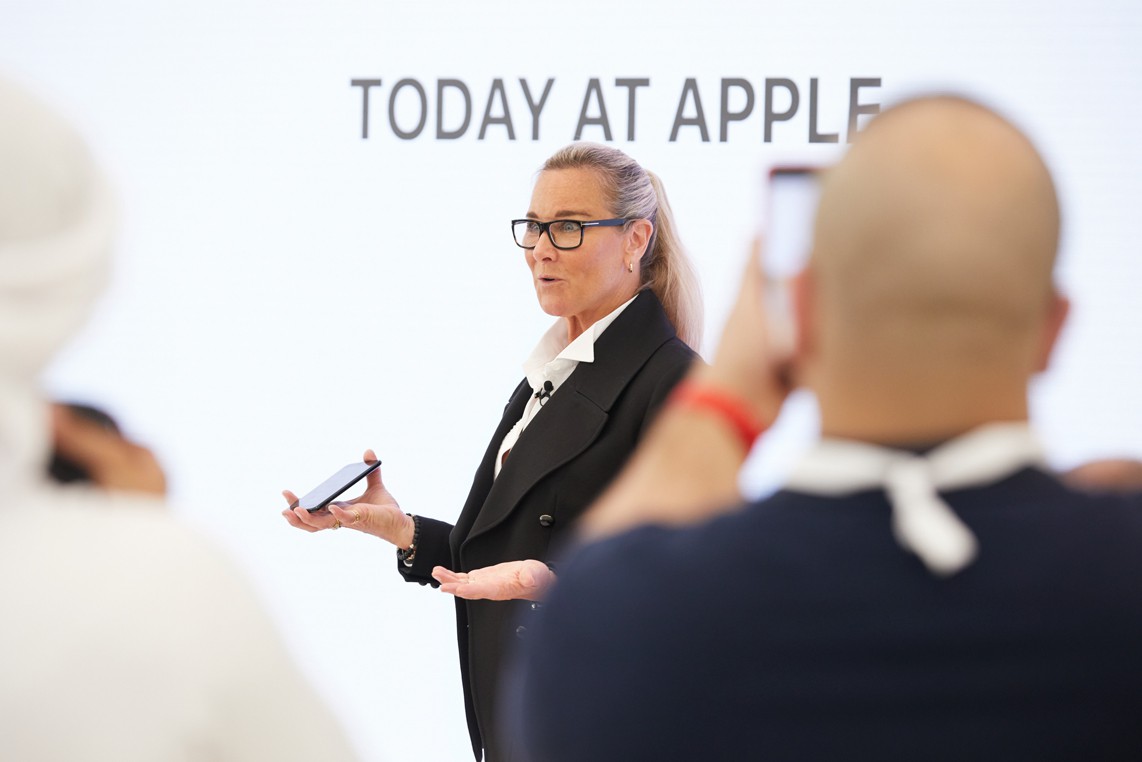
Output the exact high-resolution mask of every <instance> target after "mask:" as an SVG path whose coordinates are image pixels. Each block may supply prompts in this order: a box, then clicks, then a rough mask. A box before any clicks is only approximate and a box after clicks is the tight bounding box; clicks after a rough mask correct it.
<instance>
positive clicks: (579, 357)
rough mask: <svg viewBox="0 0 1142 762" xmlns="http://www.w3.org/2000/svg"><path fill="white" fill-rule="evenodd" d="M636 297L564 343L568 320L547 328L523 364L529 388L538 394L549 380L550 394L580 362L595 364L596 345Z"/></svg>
mask: <svg viewBox="0 0 1142 762" xmlns="http://www.w3.org/2000/svg"><path fill="white" fill-rule="evenodd" d="M637 298H638V294H635V295H634V296H633V297H631V298H630V299H628V300H627V301H625V302H623V303H622V304H620V305H619V306H618V307H616V308H615V309H614V310H613V311H611V312H610V313H608V314H607V315H606V316H604V317H602V318H600V319H598V320H596V321H595V322H594V323H592V324H591V325H590V326H588V327H587V330H585V331H583V333H581V334H579V335H578V336H577V337H575V340H574V341H572V342H570V343H568V342H567V321H566V320H564V319H563V318H560V319H559V320H557V321H555V324H554V325H553V326H551V327H550V328H548V329H547V332H546V333H545V334H543V336H542V338H540V340H539V343H538V344H536V345H535V349H533V350H532V352H531V355H530V356H529V357H528V358H527V360H525V361H524V363H523V372H524V375H526V376H527V382H528V383H529V384H530V385H531V388H532V389H534V390H536V391H539V390H540V389H542V388H543V382H544V381H550V382H551V384H552V391H554V390H555V389H558V388H559V386H560V385H561V384H562V383H563V382H564V381H566V380H567V377H568V376H570V375H571V371H573V370H575V368H576V367H577V366H578V365H579V363H581V362H594V361H595V342H596V341H597V340H598V338H599V337H600V336H602V335H603V331H605V330H607V327H608V326H610V324H611V323H613V322H615V318H617V317H618V316H619V315H620V314H622V311H623V310H625V309H626V308H627V307H629V306H630V303H631V302H633V301H634V300H635V299H637Z"/></svg>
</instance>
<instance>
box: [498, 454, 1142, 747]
mask: <svg viewBox="0 0 1142 762" xmlns="http://www.w3.org/2000/svg"><path fill="white" fill-rule="evenodd" d="M943 498H944V499H945V500H946V502H947V503H948V504H949V505H950V506H951V507H952V508H953V509H954V510H955V511H956V513H957V514H958V515H959V516H960V517H961V519H963V521H964V522H965V523H966V524H967V525H968V526H969V527H970V528H971V530H972V532H973V533H974V534H975V535H976V537H977V538H978V540H979V546H980V553H979V556H978V558H977V559H976V560H975V562H974V563H972V564H971V565H970V566H968V567H967V568H966V569H965V570H963V571H961V572H960V573H958V574H956V575H954V576H951V577H949V578H941V577H937V576H934V575H933V574H931V573H930V572H928V571H927V570H926V569H925V567H924V566H923V565H922V564H921V563H920V561H919V560H918V559H917V558H916V557H915V556H913V555H911V554H909V553H908V552H907V551H905V550H903V549H902V548H901V547H900V546H899V545H898V544H897V543H896V541H895V540H894V538H893V536H892V530H891V527H890V519H891V510H890V507H889V505H888V503H887V501H886V499H885V496H884V494H883V493H882V492H880V491H869V492H864V493H860V494H857V495H853V496H849V497H843V498H831V497H815V496H809V495H804V494H797V493H792V492H779V493H777V494H776V495H774V496H772V497H770V498H768V499H766V500H763V501H761V502H758V503H755V504H752V505H747V506H744V507H742V508H741V509H739V510H737V511H735V512H733V513H731V514H728V515H725V516H722V517H719V518H717V519H715V520H713V521H710V522H708V523H705V524H703V525H700V526H698V527H694V528H688V529H665V528H661V527H645V528H641V529H637V530H634V531H632V532H629V533H627V534H625V535H621V536H619V537H615V538H612V539H609V540H605V541H603V542H600V543H597V544H594V545H590V546H587V547H584V548H582V549H580V550H579V551H578V552H576V553H575V554H573V555H572V557H570V558H568V559H567V560H566V561H565V562H563V563H561V564H560V566H559V581H558V583H557V585H556V586H555V588H554V589H553V591H552V593H551V595H550V597H549V599H548V601H547V602H546V603H545V605H544V608H543V610H542V612H541V613H540V616H539V617H538V620H539V621H537V622H535V623H534V624H533V627H532V630H531V636H530V637H529V640H528V642H527V644H526V646H525V651H524V653H523V654H522V658H521V663H520V664H519V665H517V667H518V668H517V671H516V673H515V675H514V677H513V680H512V683H513V690H512V697H511V699H510V701H511V706H510V711H509V712H507V713H506V714H507V716H509V717H512V718H513V721H514V725H513V727H512V728H511V731H512V732H513V733H517V734H520V736H521V737H522V738H523V740H524V742H525V746H526V747H527V749H528V751H529V753H530V756H531V758H532V759H534V760H537V761H538V760H543V762H559V760H576V761H579V760H592V761H602V760H631V759H646V760H673V759H678V760H683V759H685V760H693V759H728V760H729V759H732V760H744V759H765V760H781V759H877V760H880V759H899V758H911V759H925V760H938V759H949V760H951V759H955V760H963V759H1005V760H1006V759H1036V760H1043V759H1094V758H1104V759H1105V758H1116V759H1117V758H1129V759H1142V495H1135V496H1118V497H1114V496H1101V497H1100V496H1093V495H1089V494H1084V493H1079V492H1075V491H1072V490H1070V489H1068V488H1066V487H1064V486H1063V485H1062V484H1060V483H1059V482H1058V481H1057V480H1055V479H1054V478H1053V477H1051V476H1049V475H1047V474H1045V473H1043V472H1041V471H1038V470H1034V469H1026V470H1024V471H1021V472H1020V473H1018V474H1016V475H1014V476H1012V477H1010V478H1008V479H1005V480H1003V481H1001V482H999V483H997V484H995V485H992V486H989V487H982V488H973V489H964V490H958V491H953V492H948V493H944V494H943Z"/></svg>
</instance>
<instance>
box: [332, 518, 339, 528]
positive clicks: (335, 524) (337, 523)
mask: <svg viewBox="0 0 1142 762" xmlns="http://www.w3.org/2000/svg"><path fill="white" fill-rule="evenodd" d="M333 528H334V529H340V528H341V520H340V519H338V520H337V521H334V522H333Z"/></svg>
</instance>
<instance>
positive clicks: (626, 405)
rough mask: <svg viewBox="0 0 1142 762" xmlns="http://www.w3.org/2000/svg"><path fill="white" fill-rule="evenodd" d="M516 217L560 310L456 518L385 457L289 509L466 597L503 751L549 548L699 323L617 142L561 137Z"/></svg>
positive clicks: (489, 727)
mask: <svg viewBox="0 0 1142 762" xmlns="http://www.w3.org/2000/svg"><path fill="white" fill-rule="evenodd" d="M511 225H512V234H513V236H514V238H515V243H516V245H518V246H519V247H520V248H522V249H523V251H524V260H525V262H526V263H527V266H528V268H529V269H530V270H531V275H532V281H533V284H534V286H535V292H536V296H537V297H538V299H539V304H540V306H541V307H542V308H543V310H544V312H546V313H548V314H549V315H553V316H556V317H558V318H559V320H558V321H557V322H556V323H555V325H553V326H552V327H551V329H550V330H548V331H547V333H546V334H545V335H544V336H543V337H542V338H541V339H540V340H539V343H538V345H537V346H536V348H535V350H534V351H533V352H532V354H531V356H530V357H529V358H528V359H527V361H526V362H525V363H524V372H525V375H526V378H525V379H524V380H523V381H522V382H521V383H520V385H519V386H518V387H517V388H516V389H515V391H514V392H513V393H512V395H511V398H510V399H509V401H508V404H507V407H506V408H505V409H504V415H503V419H502V420H501V421H500V425H499V427H498V428H497V429H496V431H495V433H494V434H493V435H492V438H491V442H490V443H489V444H488V448H487V451H486V452H485V453H484V457H483V459H482V460H481V461H480V466H479V468H478V469H477V471H476V475H475V478H474V479H473V482H472V488H471V491H470V492H469V494H468V499H467V501H466V502H465V504H464V507H463V509H462V510H461V511H460V515H459V517H458V518H457V519H456V522H455V524H449V523H446V522H444V521H439V520H436V519H431V518H428V517H426V516H419V515H412V514H406V513H405V512H404V511H403V510H402V509H401V508H400V507H399V506H398V504H397V501H396V500H395V499H394V498H393V496H392V495H391V494H390V493H389V492H388V491H387V490H386V489H385V487H384V484H383V482H382V480H381V474H380V471H379V470H377V471H374V472H373V473H371V474H370V475H369V477H368V487H367V489H366V491H365V493H364V494H363V495H362V496H361V497H360V498H358V499H356V500H354V501H350V502H347V503H343V504H335V505H333V506H331V507H330V509H329V512H328V513H324V512H321V513H315V514H309V513H308V512H306V511H305V510H304V509H302V508H295V509H293V510H286V511H284V512H283V514H284V515H285V517H286V519H287V520H288V521H289V523H290V524H292V525H293V526H295V527H297V528H299V529H304V530H306V531H309V532H315V531H319V530H322V529H336V528H339V527H341V526H346V527H350V528H352V529H356V530H358V531H362V532H366V533H368V534H372V535H375V536H377V537H379V538H381V539H383V540H385V541H387V542H389V543H391V544H393V545H395V546H396V548H397V563H396V565H397V570H398V571H399V572H400V574H402V575H403V576H404V578H405V579H406V580H408V581H410V582H419V583H420V584H422V585H423V584H429V585H432V586H434V587H437V586H439V587H440V588H441V589H442V590H443V591H444V592H447V593H452V594H453V595H455V596H456V598H457V600H456V629H457V634H458V639H459V648H460V669H461V674H462V676H463V679H464V700H465V708H466V710H467V716H468V728H469V732H470V733H471V736H472V748H473V751H474V752H475V754H476V759H477V760H478V759H480V755H481V750H483V751H484V752H486V754H487V757H488V759H489V760H492V762H499V761H500V760H504V759H508V758H509V757H510V756H511V752H510V748H511V740H510V739H497V738H496V728H497V724H496V722H497V721H496V719H495V709H496V694H497V683H498V680H499V677H500V665H501V662H502V657H503V655H504V652H505V650H506V648H507V647H508V645H509V644H510V643H511V642H512V640H514V639H515V638H517V637H526V633H527V616H528V614H529V611H530V610H531V609H532V606H531V605H530V601H533V600H536V599H538V598H539V597H541V595H542V593H543V590H544V589H545V588H546V587H547V586H548V585H549V584H551V582H553V581H554V579H555V574H556V572H555V571H553V570H552V569H551V568H550V567H549V566H548V565H547V564H546V563H544V560H545V559H547V558H548V557H549V553H550V551H551V550H552V549H554V548H556V547H557V546H558V543H559V542H560V540H561V539H565V538H566V537H567V534H566V533H567V532H568V530H569V529H570V528H571V527H572V525H573V524H574V521H575V519H576V517H578V516H579V514H580V513H581V512H582V511H583V510H584V509H585V508H587V506H589V505H590V504H591V502H592V501H593V500H594V498H595V497H596V496H598V495H599V493H600V492H601V491H602V489H603V488H604V487H605V486H606V485H607V483H608V482H609V481H610V480H611V478H612V477H613V476H614V475H615V474H616V472H617V471H618V469H619V467H620V466H621V465H622V464H623V462H624V460H625V459H626V457H627V456H628V455H629V454H630V452H631V451H632V450H633V449H634V447H635V445H636V444H637V442H638V440H639V438H640V436H641V435H642V434H643V432H644V431H645V430H646V427H647V425H648V423H649V422H650V420H651V418H652V417H653V415H654V413H655V411H656V410H657V409H658V407H659V406H660V405H661V404H662V402H663V401H664V400H665V399H666V397H667V396H668V394H669V393H670V391H671V389H672V388H673V387H674V385H675V384H676V383H677V382H678V381H679V380H680V379H681V378H682V376H683V375H684V374H685V372H686V370H687V368H688V367H689V365H690V363H691V362H692V360H693V359H694V357H695V354H694V352H693V350H691V349H690V346H692V345H694V344H696V342H697V340H698V338H699V336H700V332H701V325H700V323H701V318H700V310H701V306H700V301H699V297H698V289H697V285H696V283H695V280H694V275H693V271H692V269H691V267H690V264H689V262H688V261H687V259H686V256H685V254H684V252H683V251H682V248H681V246H680V244H679V242H678V237H677V234H676V232H675V229H674V221H673V219H672V218H671V212H670V206H669V204H668V203H667V200H666V194H665V192H664V191H663V188H662V185H661V183H660V182H659V180H658V178H657V177H656V176H655V175H653V174H652V173H650V172H648V171H647V170H645V169H643V168H642V167H641V166H639V164H638V163H637V162H635V161H634V160H633V159H631V158H630V157H629V156H627V155H626V154H624V153H622V152H621V151H618V150H616V149H613V148H609V147H606V146H601V145H595V144H590V143H574V144H572V145H569V146H567V147H566V148H563V149H562V150H560V151H559V152H558V153H556V154H555V155H554V156H552V157H551V158H550V159H548V160H547V162H546V163H545V164H544V165H543V169H542V170H541V171H540V172H539V175H538V177H537V179H536V182H535V188H534V190H533V192H532V196H531V206H530V208H529V209H528V211H527V214H526V216H525V217H524V218H522V219H517V220H512V223H511ZM365 459H366V460H375V456H374V455H373V453H372V451H368V452H366V453H365ZM285 496H286V499H287V500H288V501H289V502H290V503H293V502H294V501H295V500H296V497H295V496H294V495H293V493H290V492H286V493H285Z"/></svg>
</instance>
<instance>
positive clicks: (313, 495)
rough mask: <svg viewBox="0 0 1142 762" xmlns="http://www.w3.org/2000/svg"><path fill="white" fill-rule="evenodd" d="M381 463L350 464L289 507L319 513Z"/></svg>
mask: <svg viewBox="0 0 1142 762" xmlns="http://www.w3.org/2000/svg"><path fill="white" fill-rule="evenodd" d="M380 465H381V461H379V460H374V461H370V462H366V463H350V464H349V465H347V466H345V467H344V468H342V469H341V470H340V471H338V472H337V473H335V474H333V476H330V477H329V478H328V479H326V480H325V481H323V482H322V483H321V484H318V485H317V486H316V487H314V488H313V489H311V490H310V491H309V492H306V493H305V494H304V495H302V496H301V497H300V498H298V501H297V502H296V503H294V504H293V505H291V506H290V508H296V507H297V506H299V505H300V506H301V507H302V508H304V509H305V510H307V511H309V512H310V513H314V512H316V511H320V510H321V509H322V508H324V507H325V506H327V505H329V504H330V503H332V502H333V501H334V500H335V499H336V498H337V497H338V496H339V495H340V494H341V493H342V492H344V491H345V490H347V489H349V488H350V487H352V486H353V485H354V484H356V483H357V482H359V481H361V480H362V479H364V478H365V477H366V476H368V475H369V474H371V473H372V472H373V471H374V470H376V468H377V467H378V466H380Z"/></svg>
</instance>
